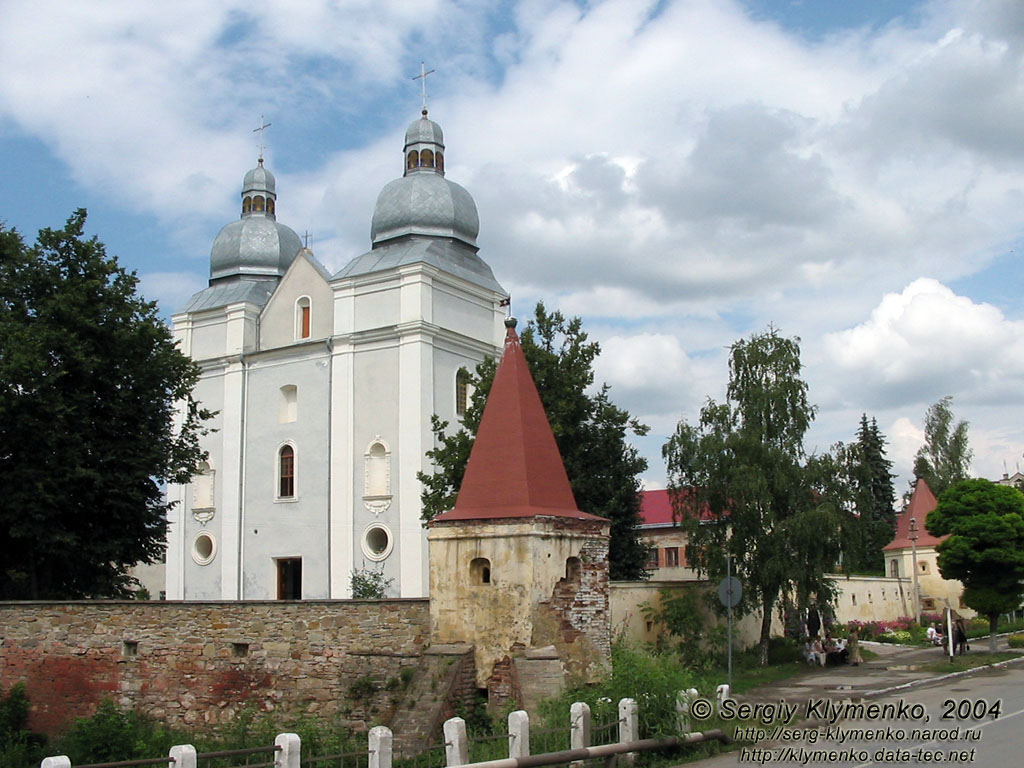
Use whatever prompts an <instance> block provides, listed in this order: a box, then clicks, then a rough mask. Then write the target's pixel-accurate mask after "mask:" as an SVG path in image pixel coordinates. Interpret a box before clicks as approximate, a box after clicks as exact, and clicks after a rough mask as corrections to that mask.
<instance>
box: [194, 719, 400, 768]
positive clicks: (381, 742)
mask: <svg viewBox="0 0 1024 768" xmlns="http://www.w3.org/2000/svg"><path fill="white" fill-rule="evenodd" d="M367 749H368V751H369V753H370V754H369V757H368V758H367V768H391V758H392V755H393V754H394V734H392V733H391V729H390V728H388V727H387V726H386V725H375V726H374V727H373V728H371V729H370V734H369V739H368V741H367ZM174 768H178V766H175V767H174Z"/></svg>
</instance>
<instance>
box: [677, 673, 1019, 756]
mask: <svg viewBox="0 0 1024 768" xmlns="http://www.w3.org/2000/svg"><path fill="white" fill-rule="evenodd" d="M818 701H819V699H817V698H815V697H812V698H810V699H802V700H798V701H797V702H794V703H798V704H799V705H800V708H799V715H800V716H804V715H806V714H808V713H807V711H806V710H807V707H808V705H809V702H810V706H811V707H812V711H811V712H810V713H809V714H811V715H812V716H817V719H818V720H819V721H821V720H823V721H825V722H823V723H822V724H820V725H819V726H818V727H817V728H815V729H810V730H804V729H803V728H797V729H793V731H792V732H789V733H787V732H774V733H770V735H768V736H767V737H765V738H762V739H761V740H760V741H759V743H758V744H756V745H753V746H750V747H746V748H745V749H743V750H741V751H738V752H733V753H730V754H728V755H721V756H719V757H716V758H712V759H709V760H703V761H700V762H698V763H693V764H691V765H697V766H700V767H701V768H721V767H724V766H741V765H742V766H750V765H766V766H800V765H808V766H817V765H829V766H833V767H834V768H868V767H869V766H882V765H886V766H888V765H915V766H920V765H933V766H951V765H955V766H967V765H970V766H978V767H980V768H986V767H987V766H998V767H999V768H1005V767H1006V766H1013V765H1024V668H1022V667H1021V665H1014V666H1011V667H1007V668H1003V669H996V670H990V671H983V672H976V673H973V674H972V675H971V676H969V677H959V678H952V679H947V680H944V681H942V682H940V683H938V684H934V685H928V686H922V687H914V688H911V689H908V690H902V691H894V692H892V693H890V694H887V695H882V696H877V697H871V698H867V699H859V698H858V699H851V700H845V701H844V700H840V699H834V700H825V701H824V702H823V703H821V704H820V705H816V704H815V703H814V702H818ZM847 703H850V704H853V705H856V706H854V707H852V708H850V709H848V710H845V711H841V712H840V717H837V718H836V720H835V722H834V723H833V724H829V722H828V721H829V720H831V719H832V718H833V717H835V713H836V710H835V709H834V708H835V707H839V708H843V707H844V706H845V705H846V704H847ZM861 705H863V707H864V708H863V709H861V708H860V706H861ZM871 705H876V707H877V710H876V709H872V708H870V707H871ZM876 713H877V714H876ZM843 714H845V715H847V716H846V717H845V718H844V717H841V715H843ZM765 730H766V731H769V732H771V730H772V729H769V728H766V729H765ZM772 736H774V737H776V738H775V739H774V740H772Z"/></svg>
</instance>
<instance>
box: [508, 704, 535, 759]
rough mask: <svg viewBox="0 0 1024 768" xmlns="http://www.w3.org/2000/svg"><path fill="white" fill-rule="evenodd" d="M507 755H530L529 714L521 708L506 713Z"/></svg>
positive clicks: (513, 756) (511, 756) (512, 756)
mask: <svg viewBox="0 0 1024 768" xmlns="http://www.w3.org/2000/svg"><path fill="white" fill-rule="evenodd" d="M508 756H509V757H510V758H515V757H529V756H530V716H529V715H528V714H527V713H526V712H525V711H524V710H522V709H517V710H516V711H515V712H509V713H508Z"/></svg>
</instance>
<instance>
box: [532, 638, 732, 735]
mask: <svg viewBox="0 0 1024 768" xmlns="http://www.w3.org/2000/svg"><path fill="white" fill-rule="evenodd" d="M718 682H723V681H718ZM717 684H718V683H717V682H714V683H713V682H712V681H711V680H710V679H709V678H707V677H704V675H703V674H702V673H700V672H696V671H694V670H691V669H687V668H686V667H685V666H684V665H683V664H681V663H680V660H679V657H678V656H676V654H675V653H671V652H660V653H659V652H649V651H644V650H640V649H637V648H634V647H632V646H630V645H628V644H626V643H624V642H617V643H616V644H615V645H614V646H613V648H612V666H611V669H610V670H609V671H608V673H607V675H606V676H605V677H604V679H602V680H600V681H599V682H597V683H593V684H588V685H580V686H578V687H574V688H572V689H570V690H567V691H566V692H565V693H563V694H562V695H561V696H559V697H558V698H557V699H552V700H549V701H547V702H545V704H544V706H543V707H542V714H543V715H544V716H545V719H546V720H547V721H548V723H549V724H550V727H552V728H554V727H566V728H567V727H568V725H569V707H570V706H571V705H572V703H573V702H576V701H582V702H586V703H587V704H588V705H589V706H590V711H591V715H592V717H593V721H594V726H595V727H596V726H599V725H602V724H604V723H608V722H612V721H614V720H616V719H617V718H618V704H619V700H620V699H624V698H629V699H635V700H636V702H637V704H638V706H639V710H640V714H639V716H640V733H641V734H642V735H643V737H644V738H648V737H653V736H658V735H665V734H673V733H675V732H676V722H675V704H676V696H677V695H678V694H679V692H680V691H685V690H687V689H688V688H696V689H697V690H699V691H700V692H701V693H702V694H704V695H706V696H713V695H714V692H715V687H716V686H717Z"/></svg>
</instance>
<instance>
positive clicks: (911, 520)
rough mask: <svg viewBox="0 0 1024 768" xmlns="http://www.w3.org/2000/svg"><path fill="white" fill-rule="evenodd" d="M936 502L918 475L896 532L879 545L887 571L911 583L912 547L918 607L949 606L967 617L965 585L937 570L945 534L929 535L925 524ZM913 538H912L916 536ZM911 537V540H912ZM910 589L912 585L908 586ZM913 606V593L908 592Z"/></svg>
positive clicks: (969, 613)
mask: <svg viewBox="0 0 1024 768" xmlns="http://www.w3.org/2000/svg"><path fill="white" fill-rule="evenodd" d="M937 506H938V501H937V500H936V498H935V494H934V493H932V489H931V488H929V487H928V483H926V482H925V481H924V478H920V477H919V478H917V481H916V482H915V483H914V492H913V493H912V494H911V496H910V502H909V503H908V504H907V508H906V509H904V510H903V512H902V513H901V514H900V515H899V516H898V517H897V518H896V532H895V535H894V536H893V539H892V541H891V542H889V543H888V544H886V545H885V546H884V547H882V554H883V555H884V556H885V569H886V575H887V576H891V577H902V578H908V579H910V580H911V583H913V578H914V550H915V549H916V559H917V583H918V585H919V587H920V590H921V611H922V612H923V613H941V612H942V610H943V609H944V608H952V609H953V610H954V611H956V612H957V613H959V614H960V615H961V616H964V617H966V618H970V617H972V616H974V615H975V612H974V611H973V610H971V609H970V608H968V607H967V606H966V605H964V603H963V600H962V596H963V591H964V586H963V584H961V583H960V582H959V581H956V580H955V579H944V578H942V574H941V573H940V572H939V566H938V557H939V555H938V552H937V551H936V547H937V546H938V545H939V544H941V543H942V542H943V541H945V540H946V539H947V538H949V537H948V536H938V537H936V536H932V535H931V534H930V533H928V529H927V527H926V525H925V523H926V521H927V519H928V513H929V512H931V511H932V510H933V509H935V507H937ZM915 536H916V538H913V537H915ZM912 538H913V541H912V540H911V539H912ZM911 590H912V588H911ZM908 600H909V602H910V606H908V607H910V608H911V610H913V608H912V605H913V593H912V591H911V593H910V594H909V595H908Z"/></svg>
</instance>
